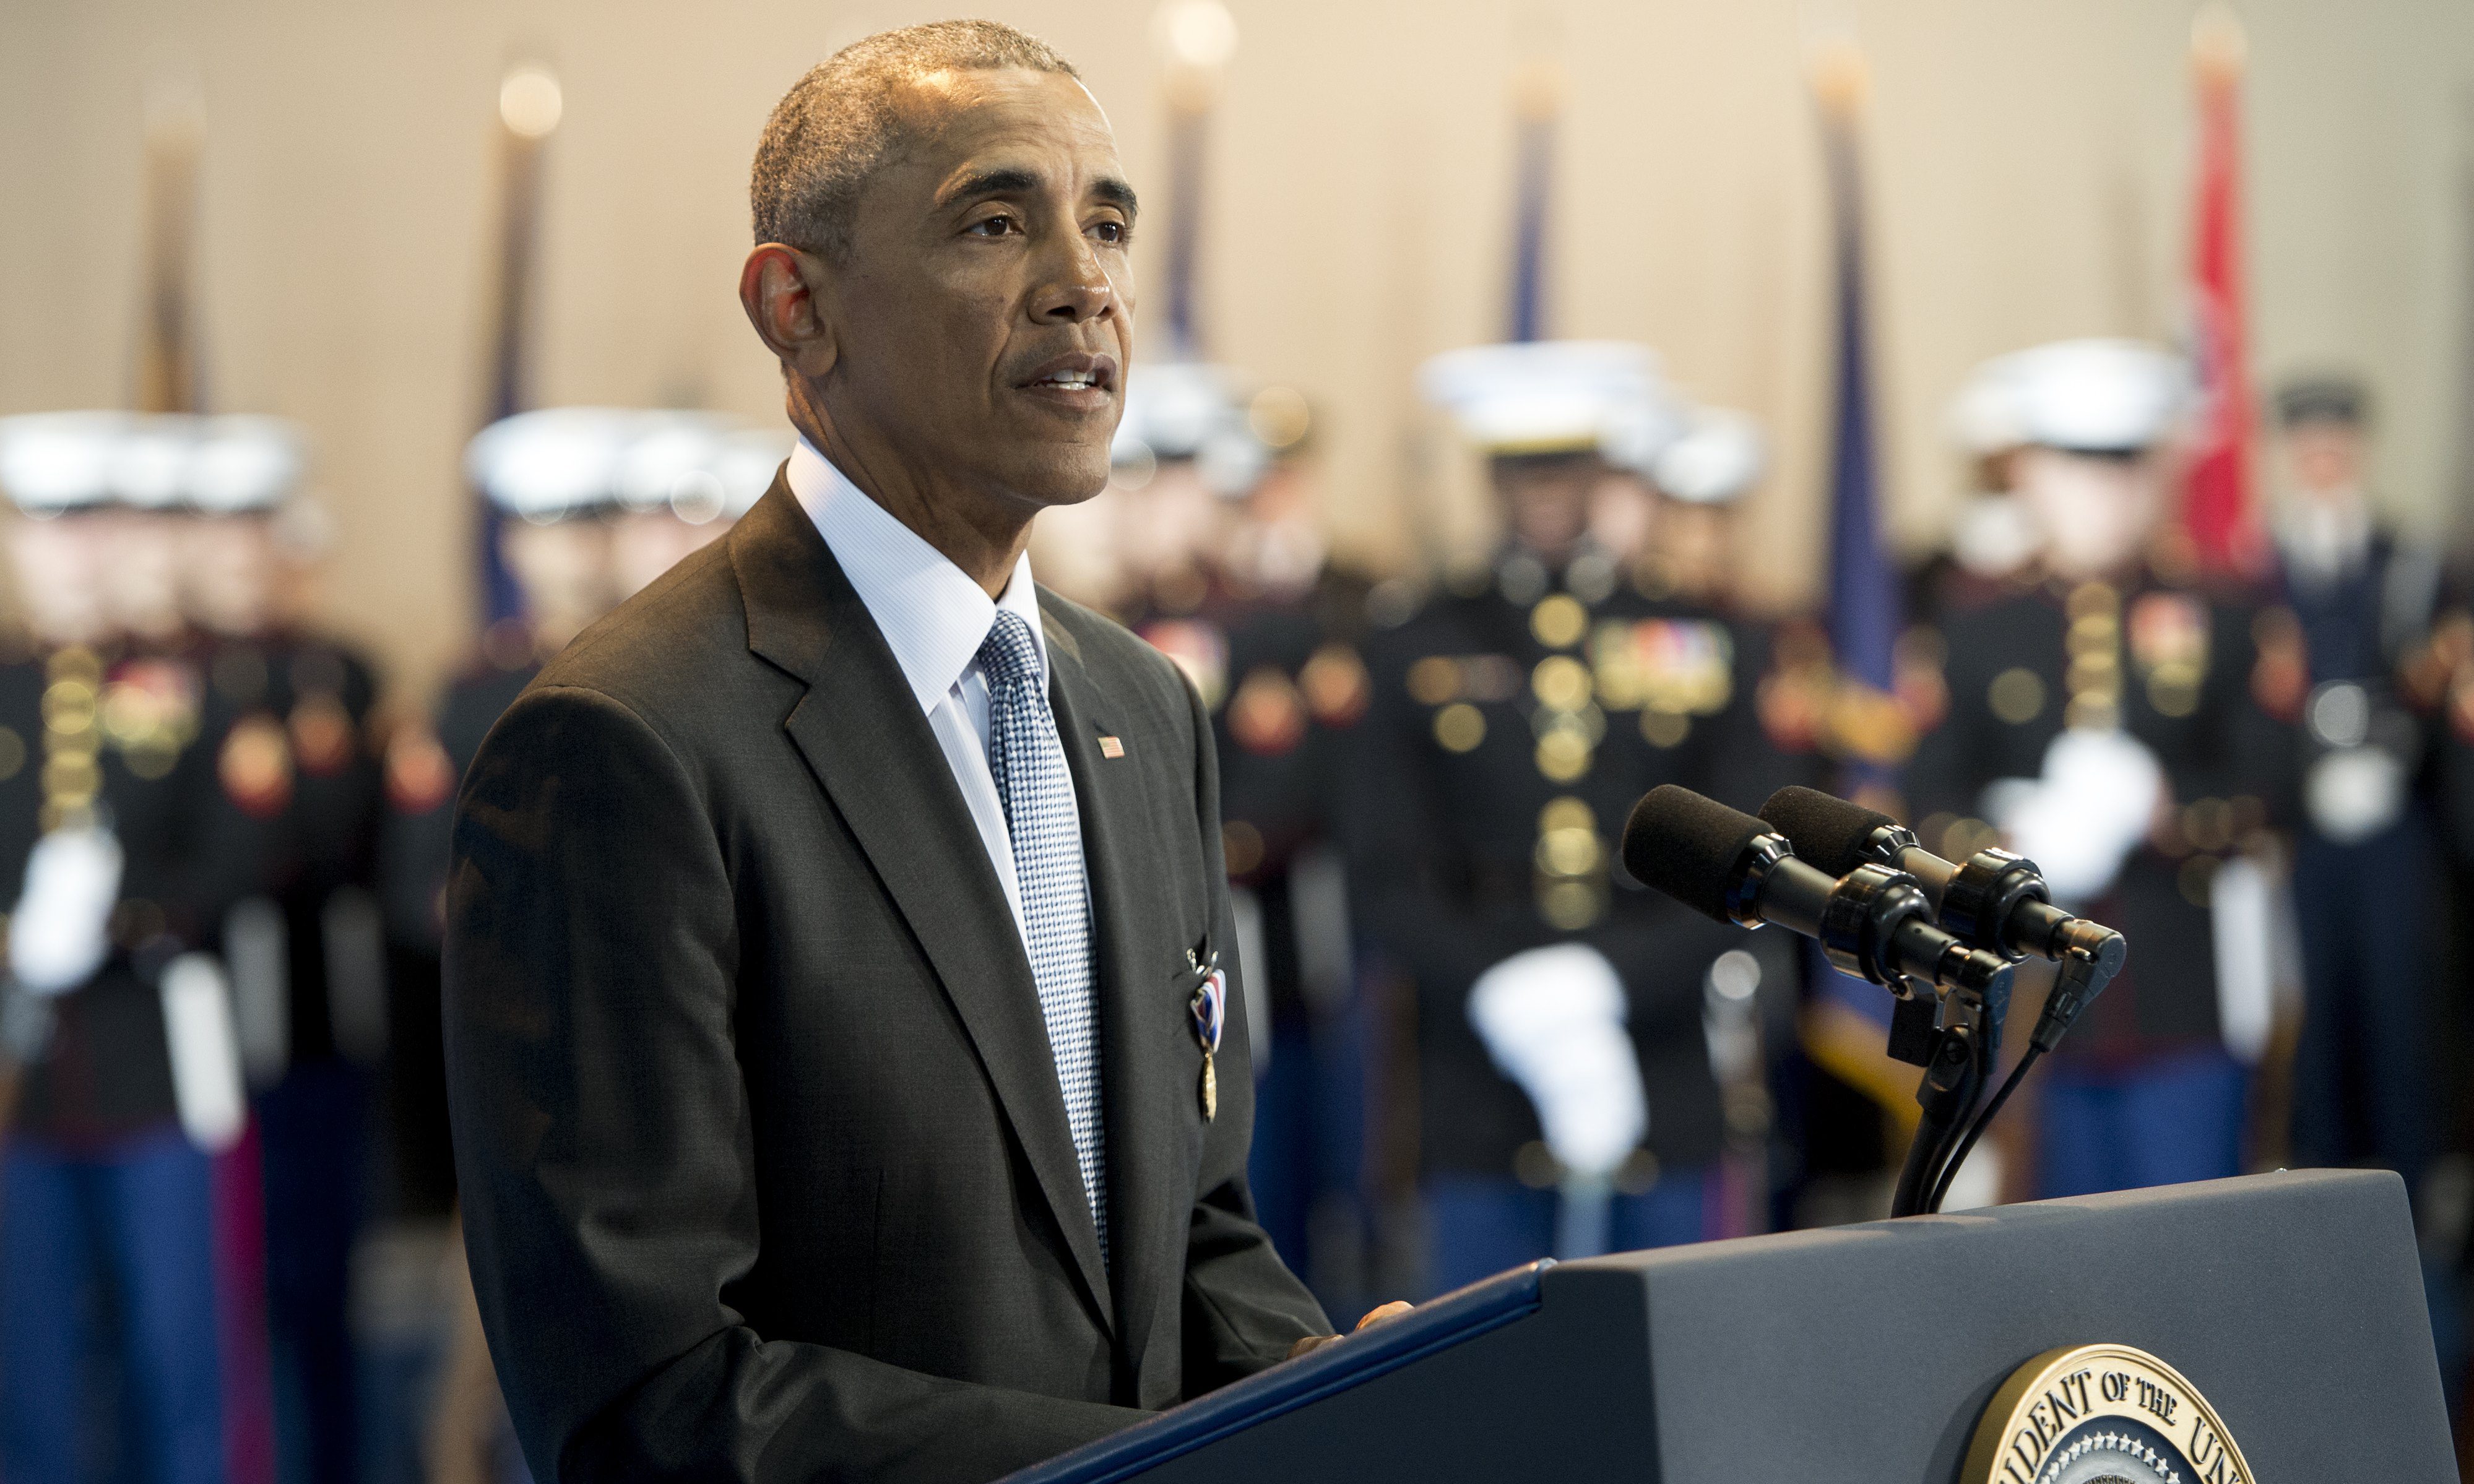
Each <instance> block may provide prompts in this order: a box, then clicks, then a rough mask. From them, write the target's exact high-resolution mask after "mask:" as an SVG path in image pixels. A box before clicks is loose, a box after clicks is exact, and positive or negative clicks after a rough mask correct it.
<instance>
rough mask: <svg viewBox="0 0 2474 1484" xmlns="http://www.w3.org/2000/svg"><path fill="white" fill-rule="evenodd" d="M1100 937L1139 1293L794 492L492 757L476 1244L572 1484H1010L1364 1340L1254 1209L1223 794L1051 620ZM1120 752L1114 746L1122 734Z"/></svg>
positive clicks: (464, 967)
mask: <svg viewBox="0 0 2474 1484" xmlns="http://www.w3.org/2000/svg"><path fill="white" fill-rule="evenodd" d="M1040 605H1041V609H1042V612H1043V614H1044V616H1045V619H1046V624H1047V636H1048V643H1049V654H1050V665H1051V670H1052V681H1051V700H1052V704H1053V705H1054V707H1055V714H1056V720H1057V728H1058V732H1059V735H1060V737H1061V738H1062V741H1063V744H1064V748H1065V752H1066V757H1067V760H1068V763H1069V766H1071V768H1072V770H1073V775H1074V781H1075V787H1076V790H1077V793H1078V797H1079V802H1080V806H1081V810H1082V839H1083V846H1084V852H1085V861H1086V864H1087V866H1088V870H1089V879H1090V888H1091V897H1092V908H1093V919H1094V920H1093V932H1094V943H1093V950H1094V951H1093V961H1094V964H1095V966H1096V969H1097V978H1098V992H1099V1024H1100V1041H1101V1074H1102V1085H1103V1098H1104V1130H1105V1138H1106V1157H1107V1159H1108V1161H1109V1164H1108V1168H1109V1172H1110V1173H1109V1180H1108V1185H1107V1188H1108V1192H1109V1197H1110V1200H1111V1203H1112V1204H1111V1208H1110V1213H1109V1220H1108V1233H1109V1260H1108V1261H1107V1262H1106V1263H1105V1264H1104V1263H1103V1261H1102V1258H1101V1254H1100V1249H1099V1246H1098V1240H1097V1236H1096V1233H1095V1230H1094V1227H1093V1223H1092V1221H1091V1217H1090V1214H1089V1211H1088V1208H1087V1206H1086V1205H1085V1204H1083V1196H1082V1191H1081V1183H1080V1180H1079V1172H1078V1168H1077V1165H1076V1162H1075V1152H1074V1146H1073V1142H1072V1138H1071V1135H1070V1134H1069V1132H1068V1131H1067V1125H1066V1116H1065V1104H1064V1100H1063V1096H1062V1094H1061V1092H1060V1091H1059V1088H1058V1083H1057V1078H1056V1072H1055V1063H1054V1061H1053V1059H1052V1058H1051V1055H1050V1052H1049V1048H1048V1043H1047V1035H1046V1031H1045V1027H1044V1023H1043V1021H1042V1019H1041V1016H1040V1009H1039V1001H1038V997H1037V994H1036V992H1035V990H1034V988H1033V985H1032V981H1031V967H1030V963H1029V961H1028V959H1027V957H1026V955H1025V953H1024V950H1023V945H1022V942H1021V938H1020V935H1019V933H1018V931H1017V930H1016V928H1015V925H1014V919H1013V916H1012V913H1011V912H1009V911H1008V909H1007V904H1006V898H1005V894H1004V891H1003V888H1001V886H1000V885H999V882H998V878H997V875H996V872H995V870H994V868H993V867H992V865H991V864H990V863H989V862H988V860H987V858H986V854H985V850H984V847H983V846H982V843H981V839H980V836H979V833H978V831H977V829H976V828H975V827H974V826H973V824H972V821H971V815H970V814H969V811H968V809H967V808H966V807H965V805H964V803H963V800H962V795H961V791H960V790H959V788H958V786H957V784H956V783H955V780H954V778H953V776H952V774H951V771H950V769H949V768H948V766H947V765H946V763H945V760H944V755H943V752H942V749H941V748H940V747H939V746H938V745H937V742H936V741H935V739H934V734H933V733H932V732H931V731H930V729H929V726H928V722H927V720H926V718H925V717H924V716H923V715H922V714H921V712H920V709H919V707H918V705H917V702H916V700H915V698H914V697H913V694H912V693H911V691H910V686H909V685H908V683H907V682H906V681H905V680H904V678H903V676H902V673H901V670H900V669H899V667H898V666H897V665H896V663H895V661H894V658H893V656H892V653H891V651H890V650H889V649H888V648H887V647H886V645H885V642H884V640H883V639H882V637H881V636H880V635H879V633H878V631H877V629H876V627H875V625H874V622H873V621H872V620H871V619H870V618H869V615H868V612H867V610H866V608H865V606H864V605H863V603H862V602H861V599H860V598H859V596H858V595H857V594H856V593H855V592H854V591H853V590H852V588H851V586H850V583H849V581H848V579H847V578H845V577H844V576H843V574H842V572H841V570H840V568H839V567H838V566H837V563H836V562H835V560H834V558H833V556H832V555H831V553H830V551H829V550H828V548H827V547H826V546H825V544H824V542H823V539H822V538H821V537H820V536H819V535H818V534H817V532H816V530H815V528H814V526H813V523H811V522H810V521H809V519H808V517H807V515H806V514H805V513H804V512H803V511H802V510H801V509H800V507H799V505H798V504H797V503H796V501H795V500H794V499H792V497H791V496H790V494H789V492H788V489H787V487H786V486H784V485H783V484H782V483H780V482H779V481H778V480H777V482H776V484H775V486H774V488H773V489H772V491H771V492H770V493H768V494H767V495H766V496H765V497H764V499H763V500H762V501H761V502H760V503H759V504H758V505H757V507H756V508H755V510H754V511H753V512H752V513H751V514H750V515H749V516H748V517H747V519H746V520H745V521H743V522H742V523H740V525H739V526H737V527H736V528H735V529H734V530H733V531H732V532H731V533H730V535H729V536H727V537H725V538H724V539H723V540H721V541H720V542H718V543H716V545H714V546H712V547H707V548H706V549H705V550H704V551H702V552H700V553H698V554H697V555H694V556H691V557H690V558H688V559H687V560H686V561H685V562H684V563H682V564H681V565H680V566H679V567H678V568H677V569H675V570H674V571H673V572H671V573H670V574H669V575H668V576H667V577H665V578H663V579H662V580H661V581H659V582H657V583H655V584H654V585H653V586H652V587H651V588H650V589H648V590H647V591H646V592H644V593H643V594H642V595H640V596H637V597H636V598H634V599H632V600H630V601H629V602H628V603H627V604H625V605H624V606H622V607H621V608H620V609H619V610H618V612H617V613H616V614H614V615H613V616H612V617H610V618H609V619H606V620H603V621H602V622H600V623H598V624H596V625H595V626H594V628H592V629H590V630H588V631H587V632H586V633H585V634H584V635H583V636H582V637H581V638H579V639H578V640H577V641H576V643H574V644H573V645H570V646H569V648H568V649H567V651H566V652H565V653H564V654H562V655H561V656H560V657H559V658H558V659H557V660H555V661H553V662H552V663H551V664H550V666H549V667H548V668H547V669H545V670H544V671H543V673H542V675H541V677H540V678H539V679H538V680H537V681H535V683H534V684H533V685H532V687H531V688H530V689H529V690H527V691H526V692H525V693H524V695H523V696H522V698H521V699H520V700H518V701H517V703H516V704H515V706H514V707H512V708H511V709H510V710H509V711H508V713H507V715H506V716H505V717H504V718H501V720H500V721H499V723H498V725H497V729H496V730H495V731H494V732H493V733H492V734H491V737H490V740H489V742H487V743H486V744H485V745H484V746H483V747H482V749H481V754H480V757H479V758H478V760H476V762H475V763H474V764H473V769H472V772H471V774H470V775H469V777H468V778H467V779H466V781H465V785H464V790H463V794H462V797H461V800H460V802H459V805H458V810H457V825H456V837H455V864H454V868H453V871H452V874H451V877H450V880H449V889H448V931H447V953H446V981H447V1028H448V1080H449V1096H450V1099H451V1101H452V1105H453V1110H454V1122H455V1136H456V1156H457V1163H458V1171H459V1174H460V1176H461V1178H462V1179H461V1183H462V1189H463V1195H464V1203H465V1240H466V1244H467V1247H468V1249H469V1251H470V1253H471V1256H472V1264H473V1285H474V1288H475V1291H476V1293H477V1295H478V1297H479V1300H480V1306H481V1314H482V1317H483V1320H484V1322H485V1324H486V1325H487V1326H488V1330H489V1334H490V1338H491V1349H492V1353H493V1355H494V1357H495V1359H496V1360H497V1368H498V1375H499V1378H500V1380H501V1382H502V1384H503V1385H504V1387H505V1390H506V1394H507V1399H508V1404H509V1408H510V1410H511V1411H512V1412H513V1414H514V1417H515V1421H516V1426H517V1430H518V1432H519V1434H520V1436H521V1439H522V1441H523V1444H524V1450H525V1453H526V1455H527V1457H528V1459H529V1461H530V1462H531V1464H532V1467H533V1469H534V1472H535V1473H536V1475H537V1476H539V1477H543V1478H553V1477H555V1478H642V1477H655V1476H672V1475H693V1476H696V1477H703V1478H740V1479H759V1478H762V1479H785V1480H788V1479H799V1480H807V1479H870V1480H881V1479H921V1480H930V1479H934V1480H966V1479H984V1478H991V1477H994V1476H996V1475H998V1474H1001V1473H1004V1472H1007V1471H1008V1470H1011V1469H1013V1468H1016V1467H1019V1466H1021V1465H1023V1464H1026V1463H1029V1462H1031V1460H1033V1459H1036V1458H1039V1457H1042V1456H1044V1455H1047V1454H1051V1453H1054V1452H1056V1451H1058V1450H1060V1449H1063V1448H1069V1447H1071V1446H1073V1445H1075V1444H1078V1443H1081V1442H1084V1441H1087V1440H1089V1439H1092V1438H1096V1437H1099V1436H1101V1435H1103V1434H1105V1433H1107V1432H1110V1431H1112V1430H1114V1429H1116V1428H1119V1427H1122V1426H1124V1425H1126V1424H1127V1423H1130V1422H1132V1421H1134V1420H1135V1419H1136V1417H1137V1416H1138V1415H1139V1414H1137V1413H1136V1412H1135V1411H1133V1410H1131V1409H1132V1408H1137V1407H1163V1406H1167V1405H1169V1404H1171V1403H1174V1402H1176V1401H1177V1400H1180V1399H1184V1398H1188V1397H1192V1396H1195V1395H1197V1394H1199V1393H1201V1392H1204V1391H1208V1390H1210V1389H1212V1388H1213V1387H1216V1386H1218V1385H1220V1384H1222V1383H1223V1382H1225V1381H1227V1380H1229V1379H1231V1378H1233V1377H1236V1376H1239V1375H1247V1374H1249V1373H1251V1372H1255V1371H1259V1370H1262V1369H1264V1368H1265V1367H1267V1366H1270V1365H1272V1364H1273V1363H1274V1362H1275V1361H1277V1360H1279V1359H1281V1358H1282V1357H1284V1356H1285V1355H1286V1353H1287V1352H1288V1350H1289V1349H1290V1347H1291V1345H1292V1344H1293V1343H1294V1342H1295V1341H1296V1340H1297V1339H1298V1338H1299V1337H1301V1336H1304V1335H1307V1334H1309V1333H1319V1332H1323V1331H1324V1329H1325V1323H1324V1320H1323V1317H1322V1313H1321V1312H1320V1311H1319V1310H1318V1309H1317V1307H1316V1305H1315V1302H1314V1301H1313V1300H1312V1299H1311V1298H1310V1297H1309V1296H1308V1295H1307V1294H1306V1292H1305V1290H1304V1289H1303V1287H1302V1286H1301V1285H1300V1284H1299V1283H1298V1281H1297V1279H1296V1278H1294V1277H1291V1276H1290V1275H1289V1273H1288V1272H1287V1270H1286V1269H1284V1268H1283V1267H1282V1266H1281V1265H1280V1262H1279V1260H1278V1258H1277V1257H1276V1256H1275V1255H1274V1254H1273V1252H1272V1249H1271V1246H1270V1243H1269V1241H1268V1240H1267V1239H1266V1238H1265V1236H1264V1234H1263V1232H1262V1229H1260V1227H1258V1226H1257V1225H1256V1224H1255V1222H1254V1220H1253V1218H1252V1212H1251V1204H1252V1203H1251V1200H1250V1198H1249V1194H1248V1190H1247V1185H1246V1175H1245V1171H1246V1154H1247V1140H1248V1134H1249V1126H1250V1123H1251V1096H1252V1094H1251V1083H1252V1079H1251V1078H1250V1077H1249V1075H1248V1073H1247V1070H1246V1043H1247V1028H1246V1024H1245V1019H1244V1016H1243V1012H1242V1004H1243V997H1242V995H1239V994H1235V993H1231V994H1230V995H1229V996H1228V997H1227V1005H1228V1010H1229V1017H1228V1018H1229V1024H1228V1028H1227V1033H1226V1039H1225V1042H1224V1043H1223V1045H1222V1048H1221V1053H1220V1061H1221V1063H1222V1064H1221V1066H1220V1068H1219V1075H1218V1088H1219V1106H1218V1116H1217V1117H1216V1118H1208V1119H1207V1118H1206V1117H1205V1115H1204V1109H1203V1107H1202V1100H1201V1090H1200V1081H1201V1076H1202V1071H1203V1053H1202V1049H1201V1045H1200V1044H1199V1043H1198V1040H1197V1036H1196V1034H1195V1033H1194V1030H1193V1026H1192V1020H1191V1016H1190V1010H1189V1005H1190V1001H1191V998H1192V996H1193V994H1194V991H1195V990H1196V989H1197V987H1198V986H1199V985H1200V981H1201V974H1200V973H1199V972H1198V971H1197V970H1196V968H1195V966H1194V963H1193V961H1192V960H1191V959H1190V957H1189V956H1190V955H1191V956H1197V957H1201V956H1206V955H1208V954H1210V953H1214V952H1216V953H1218V954H1219V955H1220V956H1221V961H1222V963H1223V964H1224V965H1233V963H1234V953H1233V945H1232V943H1231V937H1232V929H1231V926H1230V920H1229V908H1228V896H1227V888H1226V884H1225V875H1224V873H1223V870H1222V867H1221V844H1220V816H1219V798H1218V771H1217V767H1216V765H1215V763H1214V761H1213V756H1212V749H1211V744H1210V732H1209V729H1208V725H1207V722H1206V721H1205V719H1204V716H1203V712H1202V709H1201V704H1200V701H1199V700H1198V698H1197V696H1196V695H1195V693H1194V692H1193V690H1192V689H1191V688H1190V687H1188V686H1187V685H1186V684H1185V683H1184V682H1183V681H1182V680H1181V679H1180V678H1179V677H1178V675H1177V673H1176V669H1174V668H1173V667H1172V666H1171V664H1170V662H1169V661H1168V660H1166V659H1165V658H1163V657H1161V656H1160V655H1159V654H1157V653H1156V652H1154V651H1153V650H1152V649H1151V648H1150V647H1148V646H1146V645H1143V644H1141V643H1140V642H1139V641H1137V640H1136V639H1134V638H1133V636H1131V635H1129V634H1128V633H1126V632H1125V631H1124V630H1123V629H1120V628H1118V627H1117V626H1115V625H1114V624H1111V623H1109V622H1107V621H1105V620H1101V619H1099V618H1097V617H1095V616H1093V615H1091V614H1090V613H1088V612H1086V611H1085V610H1083V609H1080V608H1079V607H1076V606H1075V605H1073V604H1072V603H1069V602H1066V601H1064V600H1062V599H1059V598H1057V597H1055V596H1052V595H1049V594H1045V593H1043V594H1042V595H1040ZM1104 739H1114V742H1113V744H1109V745H1104Z"/></svg>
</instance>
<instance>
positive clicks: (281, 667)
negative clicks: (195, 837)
mask: <svg viewBox="0 0 2474 1484" xmlns="http://www.w3.org/2000/svg"><path fill="white" fill-rule="evenodd" d="M200 659H201V665H200V669H201V671H202V672H203V674H204V676H205V678H206V688H207V692H208V693H209V695H210V696H211V697H212V698H213V700H214V702H215V704H216V707H217V709H218V710H220V711H221V712H223V713H225V714H227V715H229V716H230V718H231V721H230V728H229V730H228V732H227V736H226V739H225V742H224V743H223V751H222V755H223V756H225V757H227V758H229V759H230V763H231V766H227V767H223V768H221V769H220V770H219V771H220V772H221V773H222V774H223V776H222V777H221V778H220V779H219V783H220V785H221V786H220V787H219V788H218V789H217V790H216V791H215V798H216V801H215V803H214V805H213V807H212V808H211V810H210V811H209V815H208V821H209V822H208V826H207V832H206V835H207V838H206V842H205V846H204V850H205V855H206V870H208V871H209V872H210V873H212V875H213V876H214V878H215V880H216V882H217V885H218V888H219V889H220V892H221V894H222V895H223V896H224V897H225V898H226V899H228V900H234V901H245V900H250V899H257V900H260V901H263V902H265V903H266V904H268V905H269V906H271V907H273V908H274V909H275V912H276V913H277V915H278V916H279V920H280V922H281V925H282V930H283V939H282V949H283V958H282V963H281V968H280V972H281V974H282V976H283V991H284V1004H285V1010H286V1015H287V1020H288V1024H287V1026H286V1031H287V1033H288V1034H287V1035H286V1038H285V1045H286V1050H287V1053H288V1059H289V1060H290V1061H293V1062H305V1061H315V1060H318V1059H321V1058H327V1057H330V1056H333V1055H335V1054H337V1053H338V1052H339V1051H341V1052H343V1053H345V1054H346V1055H348V1056H352V1057H356V1058H357V1057H367V1056H374V1055H376V1053H377V1052H378V1051H379V1050H380V1049H381V1048H382V1047H383V1045H384V1044H385V1038H386V1026H385V1022H384V1019H383V1016H384V1013H385V1000H384V990H383V984H382V981H383V976H384V965H383V963H382V961H380V960H379V957H378V948H379V941H378V933H377V929H378V909H377V904H376V896H375V895H374V892H373V889H372V888H373V886H374V877H375V872H376V835H377V825H378V815H379V785H380V773H379V766H380V765H379V760H378V757H377V755H376V753H375V752H374V751H373V750H372V749H371V747H370V746H369V744H368V736H369V734H368V725H369V718H370V711H371V708H372V707H373V706H374V705H375V704H376V699H377V679H376V671H375V670H374V669H372V668H371V666H370V664H369V662H368V661H367V660H365V659H364V658H362V656H361V655H360V654H359V653H358V651H356V650H355V649H354V648H352V646H351V645H346V644H343V643H341V642H338V641H335V640H331V639H327V638H324V637H321V636H316V635H311V634H303V633H281V634H273V635H267V636H263V637H259V638H252V639H229V640H223V641H220V642H217V643H215V644H213V645H210V646H208V647H206V648H205V649H204V650H202V651H201V654H200ZM253 753H254V754H255V757H254V758H252V759H249V761H248V764H247V766H244V756H245V755H247V754H253ZM209 926H210V927H211V928H214V929H216V930H218V931H220V930H222V929H225V928H228V927H229V923H228V922H227V923H221V924H211V925H209ZM225 946H227V947H228V946H229V945H228V944H227V945H225ZM227 958H228V960H230V962H229V964H228V967H229V968H230V972H231V973H232V974H233V976H234V989H235V992H236V993H242V992H245V986H243V985H241V984H240V983H239V977H240V976H241V975H242V974H243V973H245V972H248V971H249V966H248V965H246V964H244V963H243V962H242V961H239V960H237V959H233V958H232V956H230V955H229V954H227ZM339 1007H340V1008H341V1009H342V1010H343V1013H344V1015H345V1016H346V1018H347V1020H348V1022H352V1023H348V1024H346V1025H344V1026H341V1027H338V1026H337V1024H336V1023H335V1010H337V1009H338V1008H339Z"/></svg>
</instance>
